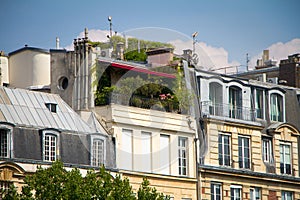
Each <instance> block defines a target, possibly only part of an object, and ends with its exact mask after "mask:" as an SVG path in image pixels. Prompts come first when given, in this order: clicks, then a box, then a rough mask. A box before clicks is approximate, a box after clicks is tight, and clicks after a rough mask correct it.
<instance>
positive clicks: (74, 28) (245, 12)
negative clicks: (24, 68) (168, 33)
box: [0, 0, 300, 64]
mask: <svg viewBox="0 0 300 200" xmlns="http://www.w3.org/2000/svg"><path fill="white" fill-rule="evenodd" d="M299 8H300V1H299V0H251V1H249V0H248V1H246V0H197V1H196V0H194V1H191V0H184V1H183V0H181V1H180V0H172V1H164V0H151V1H142V0H139V1H138V0H132V1H130V0H127V1H123V0H115V1H99V0H94V1H93V0H92V1H89V0H87V1H62V0H51V1H50V0H43V1H42V0H1V2H0V19H1V31H0V50H4V51H5V52H6V53H9V52H12V51H14V50H17V49H19V48H21V47H23V46H24V44H28V45H29V46H34V47H40V48H46V49H49V48H54V47H55V38H56V36H58V37H59V38H60V45H61V46H62V47H66V46H68V45H70V44H71V43H72V41H73V39H74V38H76V37H78V35H79V34H80V32H82V31H83V29H84V28H85V27H88V28H89V29H90V30H91V29H100V30H108V29H109V22H108V20H107V16H109V15H111V16H112V18H113V29H114V30H116V31H118V32H124V31H126V30H131V29H135V28H142V27H161V28H165V29H170V30H174V31H177V32H180V33H182V34H185V35H187V36H191V34H192V33H193V32H195V31H198V32H199V35H198V37H197V40H198V42H199V43H200V42H203V43H204V44H206V45H208V46H211V47H213V48H222V49H224V50H225V52H227V53H228V62H229V63H230V62H232V61H237V62H239V63H240V64H244V63H245V57H246V53H249V55H250V57H254V56H257V55H258V54H261V52H262V51H263V50H264V49H266V48H268V47H270V46H272V45H274V44H277V43H283V44H285V43H288V42H289V41H291V40H293V39H296V38H298V39H300V26H299ZM297 45H298V43H296V50H297ZM294 46H295V44H294ZM299 48H300V47H299ZM294 50H295V48H294V49H293V51H294ZM299 51H300V50H299ZM294 53H299V52H294ZM212 59H213V58H212Z"/></svg>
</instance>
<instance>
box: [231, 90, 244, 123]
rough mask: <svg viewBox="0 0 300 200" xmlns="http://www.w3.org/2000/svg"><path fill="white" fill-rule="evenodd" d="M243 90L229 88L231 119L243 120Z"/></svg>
mask: <svg viewBox="0 0 300 200" xmlns="http://www.w3.org/2000/svg"><path fill="white" fill-rule="evenodd" d="M242 105H243V104H242V90H241V89H240V88H239V87H236V86H230V87H229V117H230V118H235V119H242V116H243V115H242Z"/></svg>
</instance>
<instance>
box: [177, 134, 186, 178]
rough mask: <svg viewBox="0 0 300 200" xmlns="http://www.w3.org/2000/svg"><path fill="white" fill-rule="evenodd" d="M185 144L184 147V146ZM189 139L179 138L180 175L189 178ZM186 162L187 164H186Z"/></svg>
mask: <svg viewBox="0 0 300 200" xmlns="http://www.w3.org/2000/svg"><path fill="white" fill-rule="evenodd" d="M182 142H183V143H184V146H181V145H182ZM187 147H188V138H187V137H182V136H179V137H178V174H179V175H181V176H188V148H187ZM184 161H185V163H184Z"/></svg>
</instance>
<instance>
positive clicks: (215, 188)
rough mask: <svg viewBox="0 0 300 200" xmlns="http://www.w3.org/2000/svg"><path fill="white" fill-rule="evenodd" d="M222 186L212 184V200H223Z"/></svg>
mask: <svg viewBox="0 0 300 200" xmlns="http://www.w3.org/2000/svg"><path fill="white" fill-rule="evenodd" d="M221 192H222V185H221V184H220V183H211V184H210V196H211V198H210V199H211V200H221V199H222V195H221Z"/></svg>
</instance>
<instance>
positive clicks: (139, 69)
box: [100, 60, 176, 78]
mask: <svg viewBox="0 0 300 200" xmlns="http://www.w3.org/2000/svg"><path fill="white" fill-rule="evenodd" d="M100 61H101V62H109V61H105V60H100ZM109 63H110V65H111V66H112V67H117V68H122V69H127V70H133V71H136V72H141V73H145V74H152V75H156V76H161V77H166V78H176V76H175V75H174V74H167V73H163V72H156V71H151V70H149V69H146V68H142V67H138V66H134V65H130V64H125V63H118V62H114V61H111V62H109Z"/></svg>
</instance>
